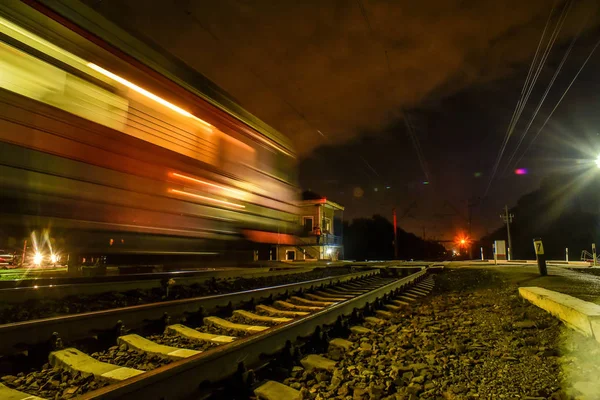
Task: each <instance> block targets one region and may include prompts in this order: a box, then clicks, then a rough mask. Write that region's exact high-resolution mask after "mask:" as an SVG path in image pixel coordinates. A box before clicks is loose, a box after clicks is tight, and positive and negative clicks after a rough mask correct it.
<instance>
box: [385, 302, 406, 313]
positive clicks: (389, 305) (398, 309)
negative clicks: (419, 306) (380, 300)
mask: <svg viewBox="0 0 600 400" xmlns="http://www.w3.org/2000/svg"><path fill="white" fill-rule="evenodd" d="M383 306H384V307H385V308H387V309H388V310H390V311H394V312H396V311H400V309H401V308H402V307H400V306H396V305H393V304H384V305H383Z"/></svg>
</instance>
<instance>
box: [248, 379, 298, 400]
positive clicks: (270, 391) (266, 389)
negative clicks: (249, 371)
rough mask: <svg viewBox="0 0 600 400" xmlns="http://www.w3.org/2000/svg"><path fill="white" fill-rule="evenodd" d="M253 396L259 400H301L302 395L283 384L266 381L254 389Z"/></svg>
mask: <svg viewBox="0 0 600 400" xmlns="http://www.w3.org/2000/svg"><path fill="white" fill-rule="evenodd" d="M254 394H255V395H256V397H257V398H258V399H260V400H282V399H286V400H288V399H289V400H302V393H300V391H299V390H296V389H293V388H291V387H289V386H287V385H284V384H283V383H279V382H276V381H267V382H265V383H263V384H262V385H260V386H259V387H257V388H256V389H254Z"/></svg>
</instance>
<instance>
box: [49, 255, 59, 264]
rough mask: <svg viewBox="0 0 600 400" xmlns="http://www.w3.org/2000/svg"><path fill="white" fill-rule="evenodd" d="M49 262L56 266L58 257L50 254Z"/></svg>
mask: <svg viewBox="0 0 600 400" xmlns="http://www.w3.org/2000/svg"><path fill="white" fill-rule="evenodd" d="M50 261H51V262H52V264H56V263H57V261H58V256H57V255H56V254H54V253H52V254H50Z"/></svg>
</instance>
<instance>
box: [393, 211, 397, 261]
mask: <svg viewBox="0 0 600 400" xmlns="http://www.w3.org/2000/svg"><path fill="white" fill-rule="evenodd" d="M392 215H393V217H394V260H397V259H398V219H397V218H396V208H393V209H392Z"/></svg>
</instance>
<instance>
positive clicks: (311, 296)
mask: <svg viewBox="0 0 600 400" xmlns="http://www.w3.org/2000/svg"><path fill="white" fill-rule="evenodd" d="M303 296H305V297H308V298H309V299H311V300H318V301H336V302H337V301H346V300H348V298H347V297H346V298H342V297H326V296H319V295H316V294H312V293H304V294H303Z"/></svg>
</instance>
